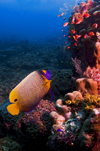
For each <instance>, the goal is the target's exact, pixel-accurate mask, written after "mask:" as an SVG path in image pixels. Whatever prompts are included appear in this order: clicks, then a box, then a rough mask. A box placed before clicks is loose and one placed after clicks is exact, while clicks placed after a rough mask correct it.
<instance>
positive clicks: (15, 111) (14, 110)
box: [7, 104, 19, 115]
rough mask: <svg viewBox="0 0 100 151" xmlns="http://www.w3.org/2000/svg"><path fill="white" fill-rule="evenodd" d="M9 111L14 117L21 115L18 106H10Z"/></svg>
mask: <svg viewBox="0 0 100 151" xmlns="http://www.w3.org/2000/svg"><path fill="white" fill-rule="evenodd" d="M7 110H8V112H9V113H10V114H12V115H18V114H19V108H18V106H17V105H16V104H10V105H8V106H7Z"/></svg>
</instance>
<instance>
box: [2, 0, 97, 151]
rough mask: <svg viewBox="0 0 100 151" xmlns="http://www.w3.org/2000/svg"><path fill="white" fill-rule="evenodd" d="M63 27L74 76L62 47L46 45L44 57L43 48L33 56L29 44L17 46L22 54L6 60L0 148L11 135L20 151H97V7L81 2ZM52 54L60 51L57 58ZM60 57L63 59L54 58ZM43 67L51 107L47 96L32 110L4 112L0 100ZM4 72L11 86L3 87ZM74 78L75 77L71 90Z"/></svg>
mask: <svg viewBox="0 0 100 151" xmlns="http://www.w3.org/2000/svg"><path fill="white" fill-rule="evenodd" d="M64 20H65V19H64ZM67 24H68V26H69V28H68V32H69V33H68V40H69V41H70V43H68V44H67V45H65V46H64V55H65V53H67V52H69V51H71V54H72V64H73V67H74V69H73V72H72V69H69V68H68V69H65V65H63V60H62V58H63V57H62V56H61V51H62V50H61V49H60V47H54V46H50V45H49V47H48V48H49V50H50V51H48V50H47V49H48V48H46V46H45V45H44V47H45V50H46V51H47V53H45V52H46V51H45V52H44V51H42V50H44V48H43V47H42V48H41V49H40V47H41V46H40V47H38V49H39V51H38V52H37V51H36V50H35V48H36V47H35V46H34V47H33V45H32V44H30V43H29V41H26V42H23V41H22V42H20V44H19V46H18V49H19V50H22V52H21V53H19V55H18V56H17V57H16V56H14V57H13V59H12V58H9V59H8V60H7V61H6V63H7V64H6V65H5V66H3V67H2V68H1V75H0V76H1V79H2V80H3V81H0V84H1V88H0V102H1V103H0V137H3V139H1V144H3V143H2V142H3V141H5V142H6V143H5V144H4V148H6V147H5V146H7V143H8V142H9V144H10V146H11V140H12V139H10V140H9V141H8V136H11V137H12V138H15V140H16V143H15V141H13V144H15V145H14V146H17V147H16V148H18V149H19V150H20V145H18V144H19V142H20V143H21V149H22V150H24V151H27V150H28V149H29V146H30V151H32V150H34V146H37V150H38V149H40V147H41V148H42V149H43V150H48V151H66V150H68V151H70V150H75V149H76V150H86V151H99V150H100V52H99V49H100V2H99V1H98V0H95V1H94V2H93V1H92V0H87V1H86V2H81V3H79V4H78V5H77V6H75V7H74V8H73V11H72V13H71V16H70V17H69V20H68V22H67ZM64 28H66V26H64ZM63 37H64V38H66V37H65V36H64V35H63ZM23 49H25V51H24V52H23ZM32 49H33V50H34V51H32ZM56 49H57V50H59V52H58V53H57V54H56V53H55V50H56ZM15 50H16V51H17V52H18V51H19V50H17V48H16V45H15V46H13V47H11V46H10V45H9V49H7V48H6V46H5V54H6V53H7V52H8V53H9V54H14V53H15V52H16V51H15ZM27 50H29V51H30V52H28V51H27ZM23 53H24V55H23ZM3 55H4V54H3ZM6 55H7V54H6ZM20 56H21V57H20ZM40 56H42V57H40ZM48 56H49V57H48ZM60 56H61V57H62V58H61V59H57V57H59V58H60ZM70 59H71V58H70ZM30 60H31V61H30ZM59 61H60V63H59ZM67 61H69V60H67ZM21 62H22V63H21ZM34 62H35V64H34ZM50 64H51V66H50ZM2 65H4V63H2ZM2 65H1V66H2ZM7 65H8V67H9V69H10V72H8V70H7V68H6V67H7ZM58 66H59V67H58ZM44 67H45V68H46V69H48V70H50V71H51V79H52V82H51V87H52V89H53V93H54V102H50V101H48V100H50V95H49V94H47V95H46V96H45V97H44V98H43V99H42V100H41V101H40V103H39V105H38V106H37V107H36V108H35V109H34V110H33V111H31V112H29V113H20V114H19V115H18V116H15V117H12V116H11V115H10V114H9V113H8V112H7V110H6V109H5V106H7V105H9V102H8V100H5V101H4V102H2V99H6V98H7V97H8V95H9V92H10V90H11V89H12V88H13V87H14V85H16V84H17V83H19V81H21V79H23V77H25V75H27V74H28V73H29V72H30V71H31V70H35V69H36V68H39V69H42V68H44ZM63 67H64V69H62V68H63ZM70 67H71V66H70ZM13 68H14V69H16V72H14V70H13ZM74 71H76V73H77V74H76V73H75V72H74ZM7 72H8V73H7ZM5 73H7V74H6V76H8V77H9V78H10V79H11V78H12V83H11V80H10V81H8V82H7V80H6V77H5ZM72 76H75V78H74V77H73V79H74V80H75V85H74V82H73V80H71V77H72ZM7 83H8V84H7ZM9 83H10V84H9ZM5 87H7V88H6V89H5ZM58 98H59V99H58ZM56 100H57V101H56ZM2 146H3V145H2ZM0 147H1V146H0ZM7 147H8V149H10V148H9V146H7ZM4 148H3V147H1V149H2V150H4ZM11 148H12V146H11Z"/></svg>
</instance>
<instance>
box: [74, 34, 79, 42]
mask: <svg viewBox="0 0 100 151" xmlns="http://www.w3.org/2000/svg"><path fill="white" fill-rule="evenodd" d="M80 37H81V35H75V36H73V38H74V40H75V41H77V39H78V38H80Z"/></svg>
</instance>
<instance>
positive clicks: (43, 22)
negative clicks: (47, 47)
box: [0, 0, 70, 41]
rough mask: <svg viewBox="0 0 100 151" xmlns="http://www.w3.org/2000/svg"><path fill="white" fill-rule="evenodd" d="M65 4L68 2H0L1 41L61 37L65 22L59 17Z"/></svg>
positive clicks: (4, 0)
mask: <svg viewBox="0 0 100 151" xmlns="http://www.w3.org/2000/svg"><path fill="white" fill-rule="evenodd" d="M64 3H66V0H0V40H25V39H28V40H30V41H34V40H41V39H42V40H43V39H52V38H59V37H61V36H62V32H61V29H62V25H63V23H64V21H63V19H61V18H59V17H57V15H58V14H60V12H59V9H60V8H63V4H64ZM69 14H70V12H68V14H67V16H69Z"/></svg>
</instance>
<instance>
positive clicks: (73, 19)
mask: <svg viewBox="0 0 100 151" xmlns="http://www.w3.org/2000/svg"><path fill="white" fill-rule="evenodd" d="M74 23H75V16H74V15H73V18H72V21H71V24H74Z"/></svg>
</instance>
